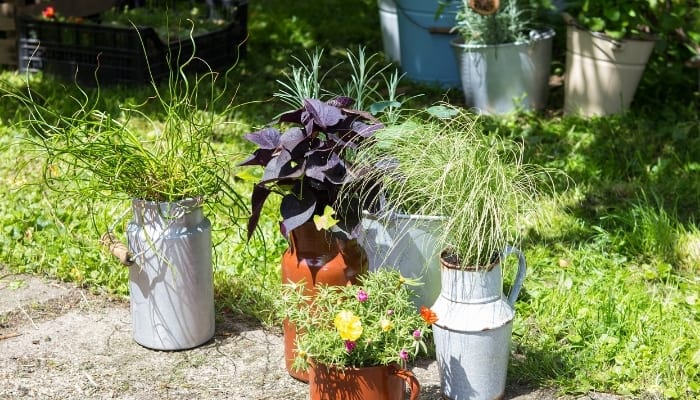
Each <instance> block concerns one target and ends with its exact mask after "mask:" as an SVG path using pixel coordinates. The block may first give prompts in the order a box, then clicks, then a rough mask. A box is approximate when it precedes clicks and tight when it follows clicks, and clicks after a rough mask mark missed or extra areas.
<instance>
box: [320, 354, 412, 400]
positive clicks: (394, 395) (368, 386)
mask: <svg viewBox="0 0 700 400" xmlns="http://www.w3.org/2000/svg"><path fill="white" fill-rule="evenodd" d="M406 384H407V385H408V387H409V389H410V391H411V397H410V399H411V400H417V399H418V395H419V394H420V384H419V383H418V379H416V376H415V375H413V373H412V372H410V371H408V370H405V369H403V368H400V367H399V366H398V365H395V364H393V365H381V366H376V367H364V368H335V367H328V366H326V365H323V364H313V363H312V365H311V368H309V389H310V392H311V400H358V399H372V400H404V393H405V385H406Z"/></svg>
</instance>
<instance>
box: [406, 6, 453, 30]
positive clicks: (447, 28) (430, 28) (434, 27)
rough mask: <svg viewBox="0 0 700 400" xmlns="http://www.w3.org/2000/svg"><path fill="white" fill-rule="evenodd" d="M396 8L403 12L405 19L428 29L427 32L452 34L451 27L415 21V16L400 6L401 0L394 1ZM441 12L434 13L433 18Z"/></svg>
mask: <svg viewBox="0 0 700 400" xmlns="http://www.w3.org/2000/svg"><path fill="white" fill-rule="evenodd" d="M396 9H397V10H398V11H400V12H401V14H403V15H404V16H405V17H406V19H407V20H409V21H410V22H411V23H412V24H413V25H415V26H417V27H419V28H421V29H423V30H426V31H428V33H430V34H433V35H452V34H454V31H453V29H454V28H453V27H444V26H426V25H423V24H421V23H420V22H418V21H416V19H415V18H413V17H411V16H410V15H409V14H408V13H407V12H406V10H405V9H404V8H403V7H402V6H401V1H397V2H396ZM440 14H441V12H439V10H438V12H437V13H436V14H435V19H436V20H437V19H438V18H439V17H440Z"/></svg>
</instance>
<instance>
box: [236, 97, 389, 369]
mask: <svg viewBox="0 0 700 400" xmlns="http://www.w3.org/2000/svg"><path fill="white" fill-rule="evenodd" d="M353 102H354V100H353V99H350V98H348V97H338V98H335V99H331V100H329V101H321V100H318V99H304V100H303V106H302V107H301V108H299V109H295V110H292V111H288V112H286V113H284V114H282V115H281V116H280V117H279V119H278V120H277V122H278V123H279V124H285V126H286V130H285V131H284V132H281V131H279V130H278V129H277V128H275V127H266V128H263V129H261V130H258V131H255V132H251V133H248V134H246V135H245V138H246V139H248V140H249V141H251V142H252V143H254V144H255V145H256V146H257V149H256V150H255V151H254V153H253V154H252V155H251V156H250V157H249V158H248V159H247V160H245V161H244V162H243V163H241V165H257V166H261V167H263V168H264V171H263V175H262V178H261V179H260V181H259V182H258V183H257V184H255V186H254V188H253V192H252V197H251V201H252V214H251V216H250V219H249V223H248V234H249V236H250V235H252V234H253V232H254V231H255V228H256V226H257V224H258V219H259V217H260V212H261V210H262V207H263V204H264V203H265V201H266V200H267V198H268V197H269V195H270V194H272V193H275V194H278V195H280V196H282V201H281V204H280V215H281V217H282V221H281V223H280V230H281V232H282V234H283V235H284V236H285V237H286V238H287V239H288V240H289V248H288V250H287V251H286V252H285V253H284V255H283V257H282V281H283V283H288V282H300V281H304V282H305V285H306V286H305V287H306V288H307V290H308V293H309V294H313V293H314V291H315V285H316V284H319V283H325V284H330V285H345V284H347V283H355V282H356V281H357V278H358V277H359V276H360V275H361V274H363V273H365V272H367V268H368V265H367V256H366V254H365V252H364V251H363V250H362V248H361V247H360V246H359V245H358V243H357V240H356V239H355V234H356V232H357V227H358V225H359V221H360V220H359V218H360V215H361V209H362V208H361V206H360V204H359V202H358V200H359V199H358V198H357V196H355V197H353V196H345V197H343V198H341V197H340V196H339V193H340V190H341V188H342V187H343V186H345V185H349V184H351V183H352V181H353V179H355V178H356V176H357V174H358V173H359V171H356V170H354V167H353V153H354V149H355V148H357V146H359V145H360V144H361V143H362V142H364V141H366V140H367V139H368V138H371V137H372V135H373V134H374V133H375V132H376V131H377V130H378V129H380V128H381V127H382V124H381V123H380V122H379V121H378V120H377V119H376V118H374V117H373V116H372V115H371V114H369V113H367V112H364V111H360V110H355V109H352V108H350V107H351V106H352V104H353ZM294 336H295V329H294V327H293V326H290V325H289V324H288V323H285V353H286V355H287V357H286V359H287V365H288V370H289V371H290V373H291V374H292V376H294V377H295V378H298V379H300V380H307V377H306V376H305V375H304V373H303V372H295V371H293V370H292V369H291V362H292V360H293V359H294Z"/></svg>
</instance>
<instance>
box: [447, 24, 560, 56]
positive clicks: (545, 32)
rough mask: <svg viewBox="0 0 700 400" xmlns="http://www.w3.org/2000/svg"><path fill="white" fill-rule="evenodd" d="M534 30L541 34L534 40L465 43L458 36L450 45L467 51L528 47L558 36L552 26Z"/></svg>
mask: <svg viewBox="0 0 700 400" xmlns="http://www.w3.org/2000/svg"><path fill="white" fill-rule="evenodd" d="M532 31H535V32H538V33H539V34H540V36H539V37H537V38H535V39H533V40H526V41H522V42H511V43H499V44H466V43H464V39H463V38H462V37H457V38H455V39H452V41H450V45H452V47H456V48H458V49H464V50H465V51H469V50H481V49H487V48H489V49H490V48H494V47H496V48H505V47H526V46H530V45H532V44H533V43H538V42H542V41H545V40H549V39H552V38H553V37H554V36H556V34H557V33H556V32H555V31H554V29H552V28H546V29H542V30H537V29H533V30H532Z"/></svg>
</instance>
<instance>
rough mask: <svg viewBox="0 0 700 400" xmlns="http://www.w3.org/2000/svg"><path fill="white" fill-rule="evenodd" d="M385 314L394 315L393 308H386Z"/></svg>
mask: <svg viewBox="0 0 700 400" xmlns="http://www.w3.org/2000/svg"><path fill="white" fill-rule="evenodd" d="M386 315H388V316H392V315H394V310H392V309H388V310H386Z"/></svg>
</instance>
